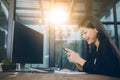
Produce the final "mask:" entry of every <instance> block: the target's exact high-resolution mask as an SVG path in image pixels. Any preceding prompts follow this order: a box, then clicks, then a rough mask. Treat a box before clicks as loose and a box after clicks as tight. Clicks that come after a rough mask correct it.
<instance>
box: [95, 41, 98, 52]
mask: <svg viewBox="0 0 120 80" xmlns="http://www.w3.org/2000/svg"><path fill="white" fill-rule="evenodd" d="M95 45H96V47H97V49H96V51H98V47H99V40H98V39H97V40H96V42H95Z"/></svg>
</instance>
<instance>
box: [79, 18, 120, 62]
mask: <svg viewBox="0 0 120 80" xmlns="http://www.w3.org/2000/svg"><path fill="white" fill-rule="evenodd" d="M79 27H87V28H96V29H97V31H98V35H97V37H98V40H99V41H102V40H107V41H108V42H109V43H110V44H111V45H112V47H113V49H114V50H115V52H116V54H117V57H118V59H119V62H120V52H119V50H118V48H117V47H116V45H115V44H114V42H113V41H112V39H111V37H110V36H109V35H108V33H107V31H106V30H105V28H104V27H103V24H102V23H101V21H100V20H99V19H98V18H97V17H95V16H85V17H84V18H83V20H81V22H80V24H79Z"/></svg>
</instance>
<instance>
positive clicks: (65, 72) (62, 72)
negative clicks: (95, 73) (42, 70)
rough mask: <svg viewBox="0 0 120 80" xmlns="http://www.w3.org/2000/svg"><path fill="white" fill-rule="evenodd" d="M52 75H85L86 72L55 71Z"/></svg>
mask: <svg viewBox="0 0 120 80" xmlns="http://www.w3.org/2000/svg"><path fill="white" fill-rule="evenodd" d="M54 73H58V74H87V73H86V72H78V71H58V70H55V71H54Z"/></svg>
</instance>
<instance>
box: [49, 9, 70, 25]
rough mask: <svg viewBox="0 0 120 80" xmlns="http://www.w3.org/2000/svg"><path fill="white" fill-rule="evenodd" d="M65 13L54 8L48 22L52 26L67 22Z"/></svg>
mask: <svg viewBox="0 0 120 80" xmlns="http://www.w3.org/2000/svg"><path fill="white" fill-rule="evenodd" d="M67 16H68V15H67V12H65V11H64V10H63V9H60V8H56V9H52V10H51V11H50V22H51V23H52V24H62V23H64V22H65V21H67Z"/></svg>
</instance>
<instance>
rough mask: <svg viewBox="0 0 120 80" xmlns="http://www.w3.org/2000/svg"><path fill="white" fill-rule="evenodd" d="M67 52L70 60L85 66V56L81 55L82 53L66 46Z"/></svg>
mask: <svg viewBox="0 0 120 80" xmlns="http://www.w3.org/2000/svg"><path fill="white" fill-rule="evenodd" d="M65 53H66V54H67V57H68V60H69V62H72V63H75V64H80V65H81V66H83V64H84V63H85V62H86V60H84V59H83V58H81V57H80V55H79V54H78V53H76V52H74V51H72V50H70V49H68V48H65Z"/></svg>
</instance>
